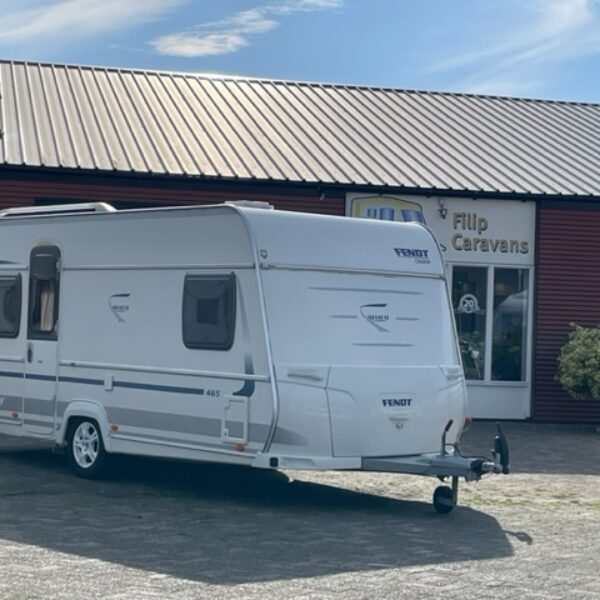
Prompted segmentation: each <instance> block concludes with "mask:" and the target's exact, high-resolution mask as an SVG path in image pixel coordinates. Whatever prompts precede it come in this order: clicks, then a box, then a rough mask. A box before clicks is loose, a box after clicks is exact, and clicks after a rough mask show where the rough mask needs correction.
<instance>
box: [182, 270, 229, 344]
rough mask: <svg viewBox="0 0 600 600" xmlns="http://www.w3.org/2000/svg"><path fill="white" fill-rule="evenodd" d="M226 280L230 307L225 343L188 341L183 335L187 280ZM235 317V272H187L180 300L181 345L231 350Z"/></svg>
mask: <svg viewBox="0 0 600 600" xmlns="http://www.w3.org/2000/svg"><path fill="white" fill-rule="evenodd" d="M214 280H217V281H227V282H228V283H229V293H230V294H231V309H230V311H229V315H228V316H227V317H228V318H227V324H228V326H229V331H230V335H229V337H228V339H227V340H226V342H225V343H222V344H221V343H206V342H202V343H196V342H190V341H189V340H188V339H186V335H185V331H186V329H185V299H186V288H187V284H188V282H196V281H214ZM236 319H237V278H236V276H235V273H233V272H231V273H226V274H221V273H219V274H217V273H214V274H213V273H211V274H203V275H193V274H187V275H186V276H185V278H184V280H183V294H182V301H181V338H182V340H183V345H184V346H185V347H186V348H189V349H190V350H218V351H221V352H224V351H227V350H231V348H232V347H233V344H234V342H235V325H236Z"/></svg>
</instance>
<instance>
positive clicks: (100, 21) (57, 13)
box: [0, 0, 186, 44]
mask: <svg viewBox="0 0 600 600" xmlns="http://www.w3.org/2000/svg"><path fill="white" fill-rule="evenodd" d="M185 1H186V0H62V1H59V2H53V3H52V4H47V3H46V4H43V5H41V6H40V5H39V3H38V5H37V6H35V5H34V6H33V7H30V8H20V9H18V10H12V11H11V10H10V8H3V14H2V19H1V20H0V44H10V43H19V42H26V41H29V40H39V39H40V38H52V37H54V38H58V37H59V36H64V35H68V36H69V37H73V36H81V35H89V34H93V33H100V32H104V31H115V30H118V29H125V28H127V27H130V26H132V25H137V24H139V23H143V22H148V21H151V20H153V19H155V18H157V17H158V16H159V15H161V14H163V13H165V12H167V11H168V10H169V9H172V8H174V7H176V6H178V5H181V4H182V3H183V2H185ZM30 4H31V3H30ZM14 5H15V4H13V3H12V2H11V3H10V6H11V7H13V6H14Z"/></svg>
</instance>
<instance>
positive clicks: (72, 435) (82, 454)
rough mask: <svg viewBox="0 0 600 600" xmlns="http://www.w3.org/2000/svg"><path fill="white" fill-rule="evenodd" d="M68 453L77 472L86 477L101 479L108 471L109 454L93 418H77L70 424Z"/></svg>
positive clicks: (72, 467)
mask: <svg viewBox="0 0 600 600" xmlns="http://www.w3.org/2000/svg"><path fill="white" fill-rule="evenodd" d="M67 439H68V443H67V455H68V458H69V465H70V466H71V469H73V471H74V472H75V474H76V475H77V476H79V477H83V478H84V479H101V478H102V477H103V476H104V475H105V474H106V471H107V467H108V455H107V454H106V450H105V449H104V442H103V441H102V433H101V432H100V427H99V426H98V423H96V421H94V420H93V419H75V420H73V421H71V423H70V424H69V435H68V438H67Z"/></svg>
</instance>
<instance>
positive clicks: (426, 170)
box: [0, 61, 600, 423]
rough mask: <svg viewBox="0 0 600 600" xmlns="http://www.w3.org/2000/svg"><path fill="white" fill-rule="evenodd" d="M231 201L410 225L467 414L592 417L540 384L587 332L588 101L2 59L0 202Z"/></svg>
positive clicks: (596, 186) (599, 213)
mask: <svg viewBox="0 0 600 600" xmlns="http://www.w3.org/2000/svg"><path fill="white" fill-rule="evenodd" d="M233 199H250V200H263V201H268V202H270V203H271V204H273V205H274V206H276V207H277V208H282V209H289V210H303V211H310V212H320V213H327V214H337V215H344V214H345V215H348V216H353V217H370V218H384V219H392V220H414V219H416V220H421V221H424V222H425V223H426V224H427V225H428V226H429V227H431V228H432V229H433V230H434V232H435V233H436V235H437V237H438V239H439V241H440V243H441V245H442V248H443V250H444V252H445V253H446V258H447V268H448V274H449V277H450V281H451V292H452V298H453V305H454V310H455V315H456V320H457V325H458V328H459V332H460V335H461V351H462V354H463V360H464V364H465V370H466V374H467V377H468V379H469V388H470V390H469V392H470V397H471V411H472V413H473V416H476V417H487V418H514V419H525V418H534V419H537V420H540V421H562V422H596V423H598V422H600V403H598V402H593V401H576V400H573V399H571V398H569V397H568V396H567V395H566V394H565V393H564V392H563V391H562V389H561V387H560V385H559V384H558V383H557V382H556V381H555V379H554V376H555V372H556V366H557V362H556V359H557V356H558V352H559V349H560V346H561V344H562V342H563V341H564V338H565V336H566V334H567V332H568V328H569V323H570V322H572V321H576V322H579V323H581V324H587V325H595V324H598V323H600V302H599V301H598V295H599V293H600V278H599V277H598V265H599V264H600V235H598V234H599V232H600V105H594V104H581V103H566V102H551V101H537V100H523V99H514V98H499V97H485V96H475V95H464V94H444V93H432V92H415V91H404V90H394V89H383V88H369V87H360V86H343V85H324V84H310V83H299V82H289V81H271V80H259V79H246V78H234V77H216V76H203V75H194V74H184V73H161V72H148V71H135V70H127V69H104V68H92V67H80V66H67V65H51V64H38V63H23V62H9V61H4V62H0V207H9V206H21V205H35V204H38V205H43V204H53V203H57V202H60V203H64V202H76V201H106V202H110V203H112V204H113V205H115V206H116V207H118V208H128V207H136V206H160V205H174V204H190V203H207V202H211V203H212V202H220V201H224V200H233ZM107 242H108V241H107ZM357 243H358V244H359V243H360V240H357Z"/></svg>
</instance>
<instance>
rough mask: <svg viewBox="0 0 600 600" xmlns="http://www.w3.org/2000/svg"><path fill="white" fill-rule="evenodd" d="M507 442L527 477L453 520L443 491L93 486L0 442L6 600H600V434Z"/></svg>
mask: <svg viewBox="0 0 600 600" xmlns="http://www.w3.org/2000/svg"><path fill="white" fill-rule="evenodd" d="M506 432H507V434H508V435H509V437H510V439H511V444H512V450H513V465H514V471H515V472H514V474H512V475H510V476H509V477H496V478H491V479H486V480H484V481H482V482H479V483H477V484H471V485H470V486H463V488H462V490H461V499H460V500H461V506H460V507H459V508H458V509H456V510H455V511H454V512H453V513H452V514H451V515H448V516H440V515H437V514H435V513H434V512H433V509H432V508H431V504H430V497H431V493H432V491H433V489H434V487H435V485H436V483H435V481H434V480H428V479H420V478H416V477H405V476H393V475H382V474H364V473H359V474H356V473H316V474H314V473H313V474H311V473H307V472H301V473H300V472H298V473H295V474H294V479H293V480H290V479H288V477H286V476H285V475H283V474H278V473H272V472H262V471H253V470H240V469H233V468H227V467H215V466H210V465H208V466H207V465H203V466H202V465H183V464H171V463H159V462H155V461H154V462H153V461H143V460H126V461H122V462H121V463H120V465H119V468H118V471H117V473H116V475H115V477H114V478H113V479H112V480H111V481H107V482H88V481H82V480H78V479H75V478H74V477H73V476H71V475H70V474H69V472H68V471H67V468H66V466H65V464H64V459H63V458H62V457H61V456H58V455H56V454H53V453H51V452H49V451H48V450H47V449H44V448H40V447H39V446H36V445H35V444H32V443H30V442H24V441H20V440H12V439H10V438H3V437H0V570H1V571H0V572H1V576H0V598H2V599H19V600H25V599H30V598H39V599H44V600H45V599H53V598H76V599H79V598H89V599H93V598H111V599H128V600H130V599H134V598H160V599H167V598H174V599H184V598H186V599H187V598H224V597H227V598H228V599H237V598H244V599H246V598H248V599H259V598H260V599H261V600H262V599H264V598H290V599H291V598H294V599H304V598H333V597H336V598H337V597H344V598H394V599H397V598H411V599H412V598H427V599H431V598H444V600H446V599H454V598H457V599H458V598H460V599H461V600H469V599H478V600H479V599H482V598H502V599H504V598H519V599H520V600H527V599H533V598H550V599H553V598H556V599H561V600H562V599H566V598H568V599H574V600H575V599H584V598H585V599H588V598H589V599H594V598H598V599H600V433H597V432H595V431H594V430H593V429H592V428H583V427H553V426H542V425H537V426H536V425H530V424H507V425H506ZM492 435H493V430H492V425H491V424H489V423H478V424H476V425H475V427H474V428H473V430H472V431H470V432H468V434H466V436H465V440H464V445H465V448H464V449H465V450H469V451H471V452H475V453H487V451H488V448H489V446H490V442H489V441H490V440H491V438H492ZM290 475H291V474H290Z"/></svg>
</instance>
